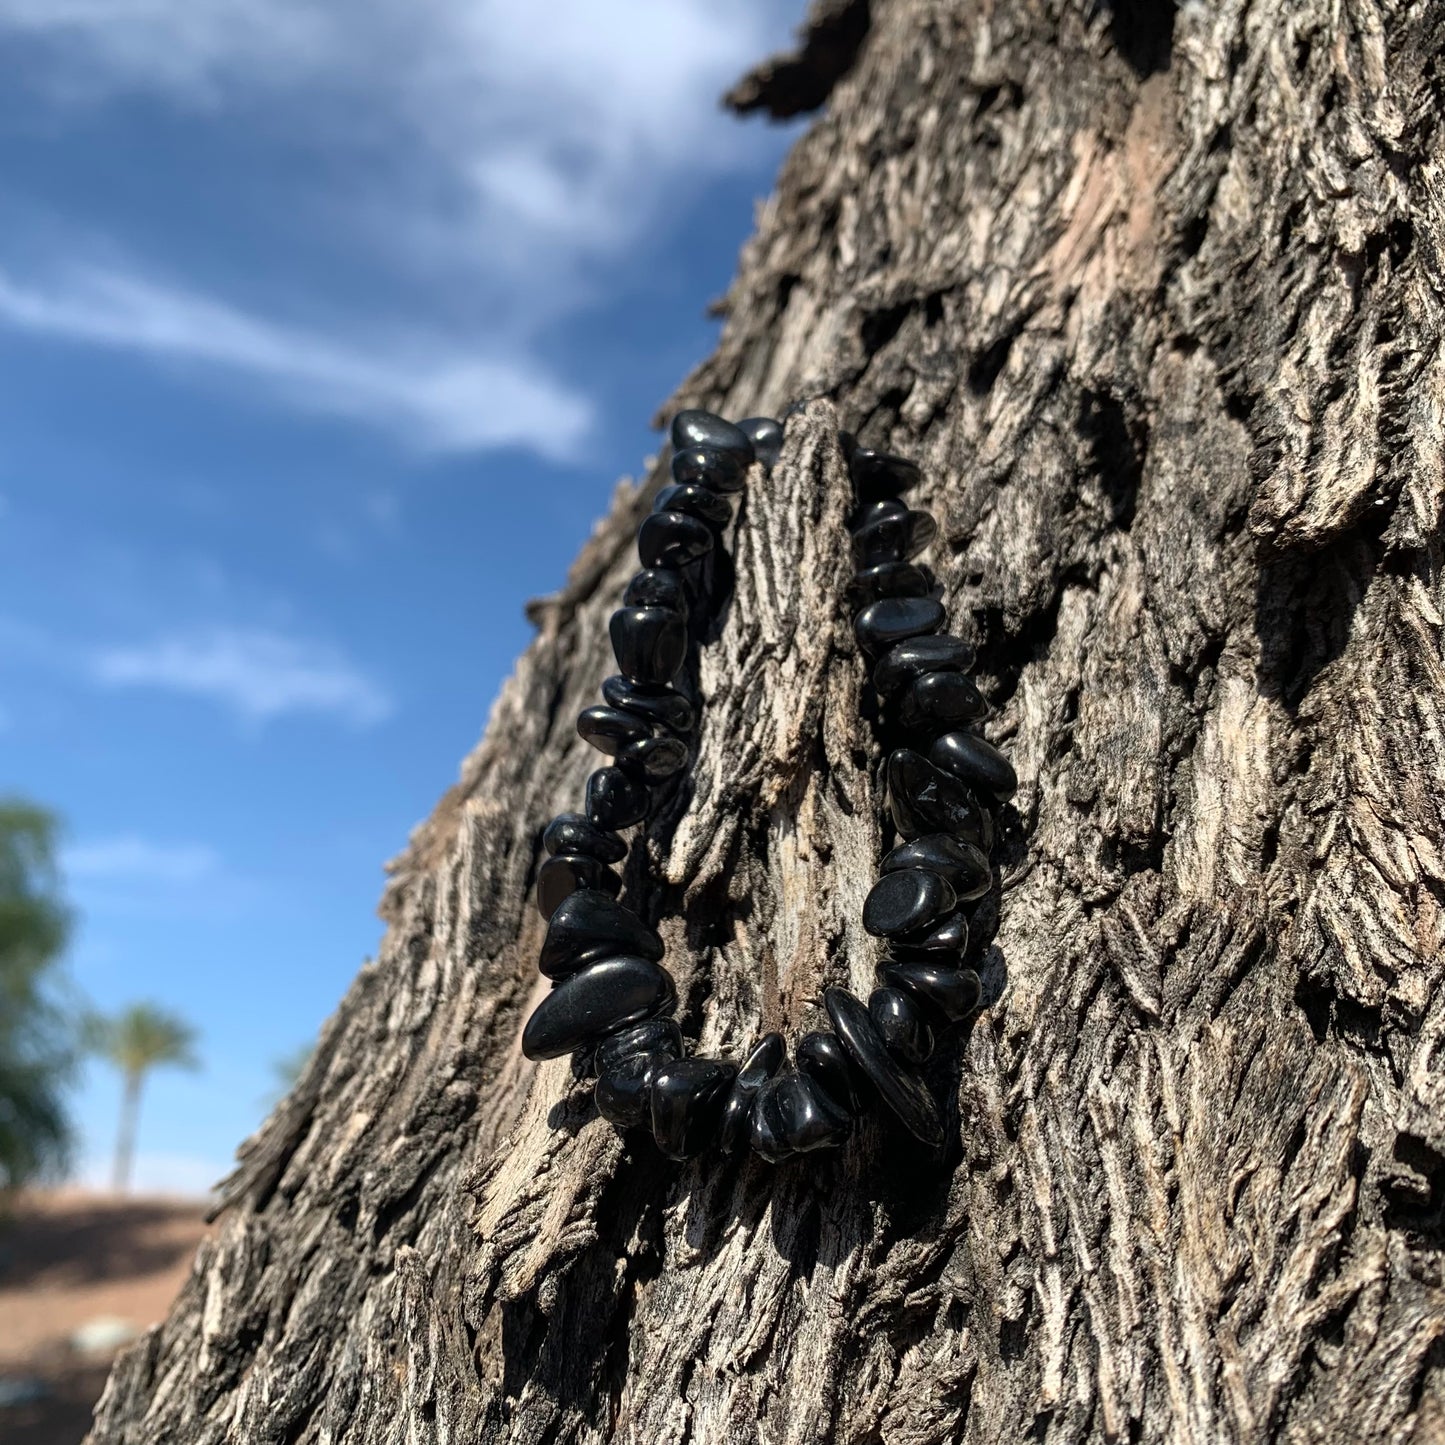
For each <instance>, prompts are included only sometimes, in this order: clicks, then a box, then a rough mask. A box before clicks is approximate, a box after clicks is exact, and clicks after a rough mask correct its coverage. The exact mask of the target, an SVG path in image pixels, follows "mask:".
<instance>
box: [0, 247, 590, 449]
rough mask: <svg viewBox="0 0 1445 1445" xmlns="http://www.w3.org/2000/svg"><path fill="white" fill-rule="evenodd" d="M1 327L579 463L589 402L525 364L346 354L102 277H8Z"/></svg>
mask: <svg viewBox="0 0 1445 1445" xmlns="http://www.w3.org/2000/svg"><path fill="white" fill-rule="evenodd" d="M0 323H8V324H9V325H10V326H12V327H17V328H20V329H22V330H26V331H32V332H38V333H41V334H43V335H47V336H52V337H58V338H60V339H63V340H68V341H79V342H88V343H90V344H92V345H95V346H103V347H109V348H118V349H122V350H127V351H136V352H144V353H149V354H151V355H154V356H159V357H164V358H170V359H172V360H174V361H176V362H182V363H184V362H192V363H199V364H201V365H204V366H210V367H215V368H219V369H221V370H223V371H229V372H233V373H240V374H242V375H245V376H247V377H248V378H250V379H251V380H252V381H254V382H257V383H259V384H261V385H264V386H265V387H266V388H268V389H269V390H270V391H271V392H272V393H273V395H274V396H275V397H276V398H277V399H278V400H279V401H281V402H283V403H285V404H288V405H291V406H294V407H300V408H304V409H309V410H312V411H321V412H330V413H333V414H336V415H341V416H347V417H351V418H354V419H356V420H360V421H364V422H367V423H371V424H377V425H382V426H385V427H387V428H389V429H391V430H394V431H397V432H400V433H401V434H403V435H404V436H406V437H408V438H410V439H411V440H413V441H415V442H417V443H419V444H421V445H424V446H430V447H436V448H441V449H444V450H452V449H460V450H467V449H472V448H480V447H487V446H501V445H507V444H512V443H530V444H532V445H534V446H536V447H537V448H538V449H539V450H541V451H543V452H546V453H549V454H551V455H554V456H566V455H570V454H572V453H573V452H574V451H575V449H576V447H577V446H578V444H579V443H580V442H581V440H582V438H583V437H584V435H585V434H586V431H587V429H588V427H589V426H590V425H591V413H590V409H589V407H588V405H587V403H586V402H585V401H584V400H583V399H582V398H580V397H577V396H575V395H572V394H571V393H569V392H568V391H566V390H565V389H563V388H561V387H559V386H557V385H556V384H555V383H553V382H551V381H549V380H547V378H546V377H544V376H542V375H540V374H539V373H538V372H537V371H536V370H535V369H534V368H532V367H530V366H529V365H528V364H527V363H526V362H523V361H516V362H508V361H485V360H481V359H480V358H470V357H468V356H467V355H465V354H464V353H458V352H455V351H453V352H451V354H447V351H446V350H443V349H439V348H436V347H434V346H427V345H417V344H411V345H408V344H407V343H406V342H404V341H400V340H398V339H397V338H394V337H393V338H390V339H389V340H388V341H386V342H385V344H372V345H369V346H364V347H363V346H360V345H357V346H353V347H348V346H346V345H343V344H338V343H337V342H336V341H333V340H328V339H327V338H325V337H320V336H315V335H310V334H308V333H307V332H305V331H303V330H297V329H287V328H285V327H282V326H278V325H275V324H274V323H270V322H266V321H263V320H260V319H258V318H256V317H252V316H248V315H246V314H245V313H244V312H241V311H238V310H235V309H233V308H231V307H229V306H226V305H224V304H222V303H219V302H216V301H212V300H208V299H207V298H205V297H202V296H195V295H190V294H187V293H186V292H184V291H179V290H175V289H173V288H170V287H166V286H161V285H155V284H152V283H150V282H147V281H145V280H142V279H140V278H137V277H134V276H127V275H123V274H119V273H116V272H114V271H108V270H102V269H99V268H94V267H88V268H73V269H72V270H71V271H70V273H69V274H67V275H65V276H63V277H62V278H60V279H58V280H56V281H53V282H51V283H50V284H49V285H47V286H34V285H25V284H22V283H20V282H18V281H16V280H15V279H14V278H13V277H11V276H8V275H7V274H6V273H5V272H4V271H3V270H0Z"/></svg>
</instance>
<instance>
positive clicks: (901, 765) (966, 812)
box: [589, 748, 993, 851]
mask: <svg viewBox="0 0 1445 1445" xmlns="http://www.w3.org/2000/svg"><path fill="white" fill-rule="evenodd" d="M888 806H889V808H890V809H891V810H892V812H893V822H894V826H895V827H897V829H898V831H899V832H900V833H901V834H903V836H904V837H905V838H917V837H919V836H920V835H921V834H924V833H952V834H953V835H954V836H955V837H958V838H962V839H963V841H964V842H965V843H976V844H978V845H979V846H980V847H981V848H984V849H985V851H986V850H987V848H988V846H989V843H987V842H985V841H984V840H985V839H988V840H989V841H990V842H991V841H992V838H993V822H992V820H991V819H990V818H989V816H988V814H987V813H985V812H984V810H983V808H981V807H980V806H979V803H978V800H977V799H976V798H975V797H974V796H973V794H972V793H970V792H969V790H968V789H967V788H965V787H964V785H963V784H962V783H960V782H959V781H958V779H957V778H954V777H950V776H949V775H948V774H947V773H942V772H939V770H938V769H937V768H935V767H934V766H933V764H932V763H930V762H929V761H928V759H927V758H925V757H924V756H923V754H922V753H916V752H914V751H913V749H912V748H896V749H895V750H894V751H893V752H891V753H889V755H888ZM589 811H590V810H589Z"/></svg>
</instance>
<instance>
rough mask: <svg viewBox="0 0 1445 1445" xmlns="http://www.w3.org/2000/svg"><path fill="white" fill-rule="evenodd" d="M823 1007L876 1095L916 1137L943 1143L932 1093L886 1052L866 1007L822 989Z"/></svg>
mask: <svg viewBox="0 0 1445 1445" xmlns="http://www.w3.org/2000/svg"><path fill="white" fill-rule="evenodd" d="M823 1006H824V1007H825V1008H826V1009H827V1010H828V1017H829V1018H830V1019H831V1020H832V1021H833V1028H834V1029H835V1030H836V1031H837V1034H838V1038H839V1039H840V1040H841V1041H842V1044H843V1047H844V1048H845V1049H847V1050H848V1055H849V1057H850V1058H851V1059H852V1060H853V1062H854V1063H855V1064H857V1065H858V1067H859V1068H860V1069H861V1070H862V1071H863V1073H864V1074H865V1075H867V1078H868V1081H869V1083H871V1084H872V1085H873V1087H874V1088H875V1089H876V1090H877V1091H878V1097H879V1098H880V1099H881V1100H882V1101H883V1102H884V1104H886V1105H887V1106H888V1108H889V1110H890V1111H891V1112H892V1113H893V1114H894V1115H896V1116H897V1118H898V1120H899V1122H900V1123H902V1125H903V1127H904V1128H905V1129H907V1130H908V1132H909V1133H910V1134H912V1135H913V1137H914V1138H915V1139H918V1140H920V1141H921V1142H922V1143H924V1144H927V1145H929V1146H930V1147H932V1148H935V1149H937V1148H939V1147H940V1146H941V1145H942V1144H943V1120H942V1119H941V1118H940V1117H939V1113H938V1105H937V1104H935V1103H934V1101H933V1095H932V1094H930V1093H929V1092H928V1089H927V1087H926V1086H925V1085H924V1083H923V1080H922V1079H920V1078H919V1077H918V1075H917V1074H915V1073H913V1072H912V1071H911V1070H910V1069H908V1068H907V1067H906V1066H905V1065H903V1064H901V1063H899V1062H898V1060H897V1059H895V1058H894V1057H893V1056H892V1054H890V1053H889V1052H888V1050H887V1048H886V1047H885V1046H884V1043H883V1040H882V1039H881V1038H880V1037H879V1034H878V1030H877V1029H876V1028H874V1027H873V1021H872V1020H871V1019H870V1018H869V1017H868V1010H867V1009H866V1008H864V1007H863V1005H862V1004H861V1003H859V1002H858V1000H857V999H856V998H854V997H853V995H852V994H851V993H849V992H847V990H846V989H841V988H830V989H827V990H825V992H824V994H823Z"/></svg>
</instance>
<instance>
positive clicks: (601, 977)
mask: <svg viewBox="0 0 1445 1445" xmlns="http://www.w3.org/2000/svg"><path fill="white" fill-rule="evenodd" d="M676 997H677V992H676V988H675V987H674V985H673V982H672V975H671V974H670V973H668V971H667V970H666V969H665V968H662V967H660V966H659V965H657V964H656V963H654V962H653V961H652V960H651V959H649V958H638V957H635V956H630V955H627V954H622V955H620V956H619V957H616V958H604V959H601V960H599V961H598V962H597V963H589V964H588V965H587V966H586V967H585V968H583V969H581V970H579V971H578V972H577V973H574V974H573V975H572V976H571V977H570V978H564V979H563V980H562V982H561V983H559V984H558V985H557V986H556V988H554V989H553V990H552V992H551V993H549V994H548V995H547V997H546V998H544V999H543V1000H542V1002H541V1003H539V1004H538V1005H537V1007H536V1008H535V1009H533V1010H532V1017H531V1018H529V1019H528V1020H527V1026H526V1027H525V1028H524V1029H523V1030H522V1052H523V1053H524V1054H525V1055H526V1056H527V1057H528V1058H529V1059H555V1058H559V1057H560V1056H561V1055H563V1054H570V1053H571V1052H572V1050H573V1049H575V1048H579V1047H581V1046H582V1045H583V1044H587V1043H591V1042H592V1041H593V1040H594V1039H598V1038H601V1037H602V1036H603V1035H605V1034H610V1033H612V1032H613V1031H614V1030H616V1029H619V1028H621V1027H622V1026H623V1025H624V1024H630V1023H636V1022H637V1021H638V1020H640V1019H645V1018H652V1017H654V1016H655V1015H657V1014H660V1013H664V1012H666V1010H667V1009H669V1008H671V1006H672V1003H673V1001H674V999H675V998H676Z"/></svg>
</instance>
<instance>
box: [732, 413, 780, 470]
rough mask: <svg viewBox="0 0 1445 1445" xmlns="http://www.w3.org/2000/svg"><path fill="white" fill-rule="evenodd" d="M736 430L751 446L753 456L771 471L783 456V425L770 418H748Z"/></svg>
mask: <svg viewBox="0 0 1445 1445" xmlns="http://www.w3.org/2000/svg"><path fill="white" fill-rule="evenodd" d="M738 430H739V431H740V432H742V434H743V435H744V436H745V437H747V439H748V440H749V441H750V442H751V443H752V444H753V455H754V456H755V457H756V458H757V459H758V461H760V462H761V463H762V464H763V465H764V466H765V467H767V468H768V470H769V471H771V470H772V469H773V468H774V467H775V466H777V464H778V458H779V457H780V456H781V455H782V454H783V424H782V422H780V421H774V420H773V418H772V417H770V416H750V417H746V418H744V419H743V420H742V421H740V422H739V423H738Z"/></svg>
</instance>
